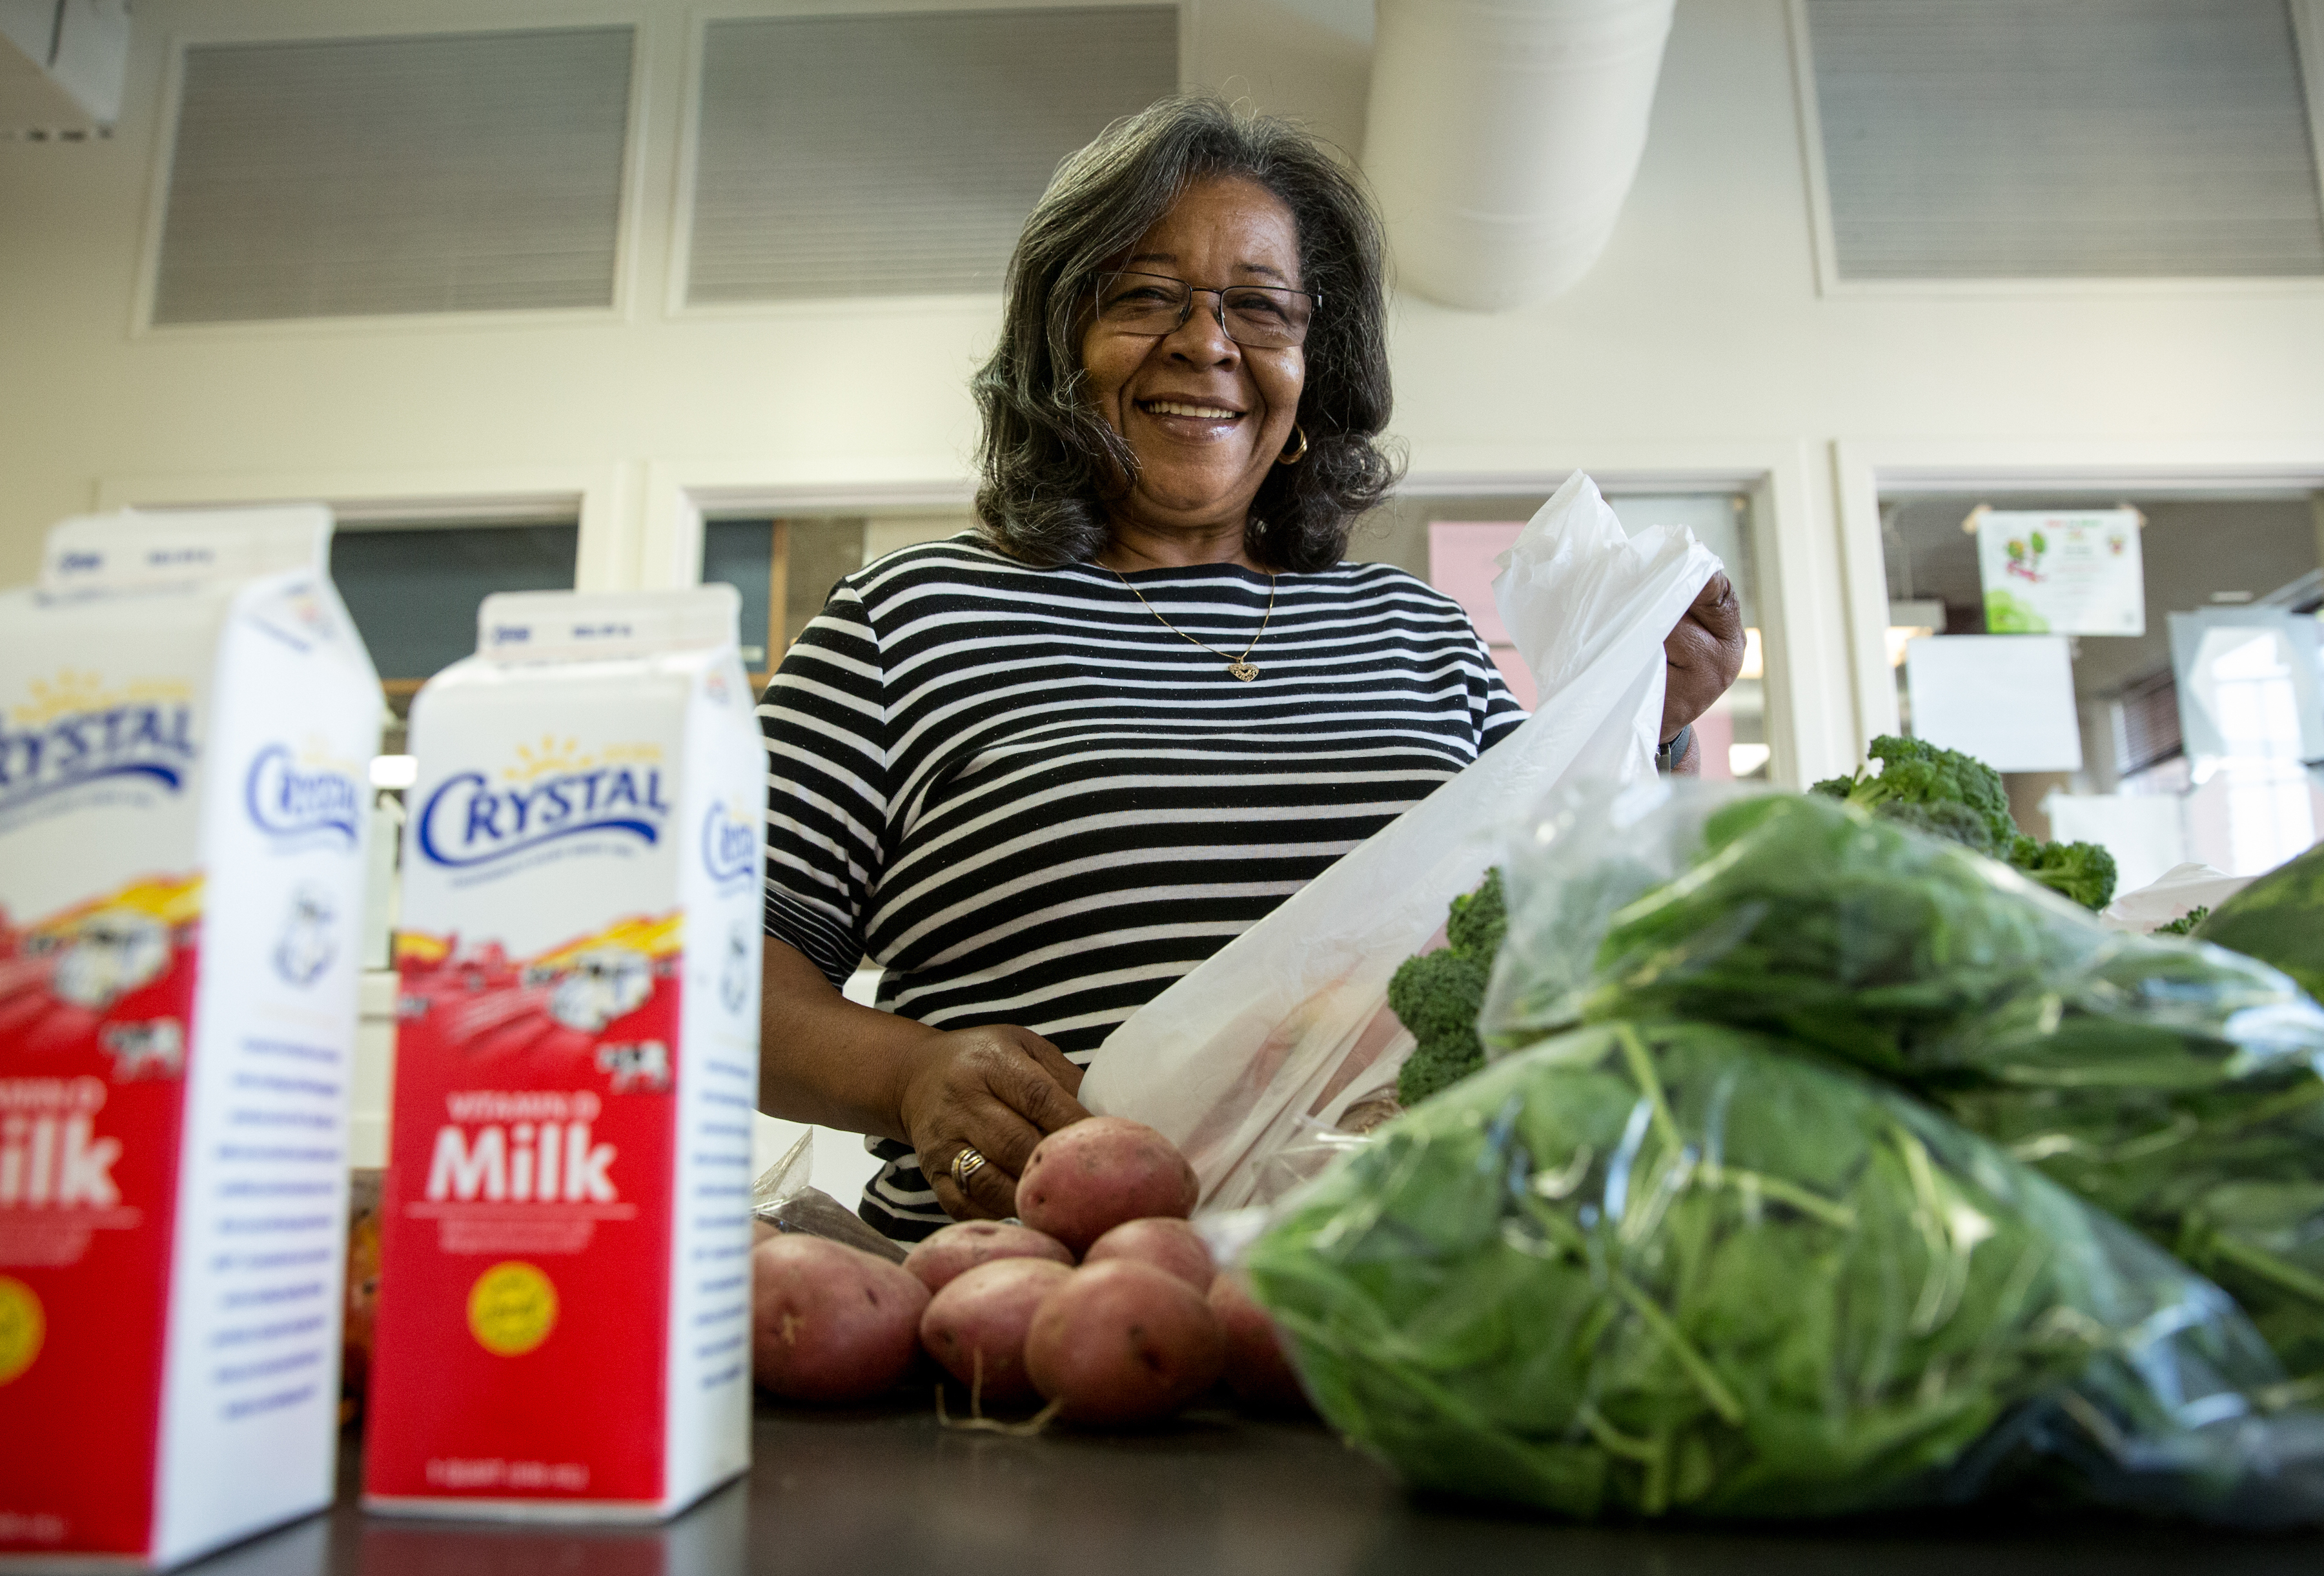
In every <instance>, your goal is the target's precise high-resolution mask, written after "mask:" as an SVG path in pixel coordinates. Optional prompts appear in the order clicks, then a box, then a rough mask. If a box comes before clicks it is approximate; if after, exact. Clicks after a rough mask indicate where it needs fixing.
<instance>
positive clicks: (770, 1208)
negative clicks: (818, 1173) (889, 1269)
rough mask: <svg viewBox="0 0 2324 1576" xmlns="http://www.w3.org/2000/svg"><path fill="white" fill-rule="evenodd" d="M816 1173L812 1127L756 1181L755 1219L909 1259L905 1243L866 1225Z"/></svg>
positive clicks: (753, 1187)
mask: <svg viewBox="0 0 2324 1576" xmlns="http://www.w3.org/2000/svg"><path fill="white" fill-rule="evenodd" d="M814 1177H815V1129H813V1128H809V1129H807V1131H805V1132H803V1133H801V1134H800V1135H799V1136H798V1142H796V1143H794V1144H793V1145H792V1146H791V1147H789V1148H788V1149H786V1150H784V1151H783V1157H782V1158H781V1159H779V1160H778V1161H776V1162H775V1163H774V1164H773V1165H772V1166H768V1167H767V1168H766V1170H765V1171H763V1172H761V1173H760V1175H759V1180H758V1181H756V1182H754V1183H752V1184H751V1218H752V1220H755V1221H765V1222H766V1223H767V1224H768V1225H770V1226H772V1227H773V1228H774V1229H775V1230H778V1231H786V1232H793V1233H797V1234H799V1235H802V1236H807V1237H827V1238H829V1239H830V1240H833V1241H835V1242H844V1243H845V1244H847V1246H849V1247H850V1248H861V1249H863V1251H864V1252H866V1253H871V1254H876V1255H878V1256H879V1257H880V1258H884V1259H887V1260H888V1261H889V1262H890V1263H891V1264H901V1263H902V1262H903V1261H904V1249H903V1247H902V1246H901V1245H900V1244H899V1243H896V1242H893V1241H890V1240H889V1239H888V1238H886V1237H883V1236H881V1234H880V1233H879V1232H877V1231H875V1230H872V1229H871V1227H869V1226H867V1225H865V1224H864V1223H863V1221H862V1217H860V1216H859V1215H857V1214H856V1212H854V1211H853V1210H851V1209H849V1208H848V1207H847V1206H846V1205H845V1204H844V1203H840V1202H839V1201H838V1200H837V1199H835V1198H834V1197H832V1196H831V1195H830V1194H827V1193H825V1192H824V1191H823V1189H821V1188H819V1187H817V1186H816V1185H815V1181H814Z"/></svg>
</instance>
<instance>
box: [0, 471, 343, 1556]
mask: <svg viewBox="0 0 2324 1576" xmlns="http://www.w3.org/2000/svg"><path fill="white" fill-rule="evenodd" d="M330 535H331V517H330V515H329V513H328V512H327V511H325V510H323V509H320V508H300V509H270V510H238V511H214V512H203V513H185V514H169V515H153V514H144V515H141V514H134V513H127V514H121V515H114V516H101V517H92V518H88V519H81V520H71V521H66V522H65V523H64V524H62V525H60V526H58V527H57V528H56V530H55V531H54V532H53V533H51V537H50V539H49V547H48V555H47V558H46V561H45V562H44V563H43V565H42V571H41V579H40V582H39V584H38V585H36V586H33V587H28V588H25V589H22V590H15V591H9V592H5V593H0V1565H5V1564H7V1563H9V1562H11V1561H12V1560H13V1559H15V1558H19V1557H23V1556H27V1555H29V1556H32V1557H34V1558H39V1559H43V1560H44V1561H45V1560H46V1559H53V1558H56V1557H60V1556H62V1557H83V1556H98V1557H106V1556H111V1557H115V1558H121V1559H125V1560H129V1561H133V1562H144V1563H150V1564H153V1565H163V1564H170V1563H173V1562H178V1561H180V1560H184V1559H187V1558H189V1557H190V1556H192V1555H195V1554H198V1553H201V1552H202V1551H204V1550H206V1549H210V1548H215V1547H217V1545H219V1544H225V1543H228V1542H231V1541H233V1540H235V1539H236V1538H240V1537H244V1536H246V1535H250V1534H252V1533H255V1532H257V1531H259V1530H261V1529H263V1528H264V1527H267V1526H269V1525H273V1524H274V1523H277V1522H281V1521H283V1520H286V1519H288V1518H291V1517H292V1516H300V1515H303V1514H305V1513H307V1512H309V1511H312V1510H316V1509H318V1508H320V1507H323V1506H325V1505H327V1504H328V1503H329V1501H330V1499H331V1495H332V1489H333V1486H334V1478H333V1466H332V1459H333V1453H334V1450H335V1447H336V1446H337V1438H338V1402H339V1391H338V1378H337V1374H338V1361H339V1313H340V1280H341V1276H342V1274H343V1269H344V1265H345V1261H346V1189H347V1157H346V1126H347V1089H348V1073H349V1064H350V1062H351V1059H352V1057H353V1055H354V1048H355V1019H356V983H357V975H358V968H359V963H360V959H359V955H358V954H359V935H358V927H359V922H360V920H361V917H362V915H363V911H364V907H363V898H364V892H363V880H364V840H365V837H366V836H367V834H368V830H369V825H370V797H371V790H370V784H369V763H370V760H371V757H372V756H373V755H374V754H375V753H376V752H377V751H378V748H379V725H380V712H381V706H380V689H379V680H378V678H377V677H376V676H375V675H374V673H373V671H372V666H371V659H370V658H369V657H368V656H366V655H365V654H364V646H363V641H362V640H361V639H360V638H359V637H358V636H357V634H356V633H355V626H354V624H353V623H352V622H350V621H349V619H348V617H347V613H346V608H345V607H344V606H342V605H341V604H340V602H339V598H338V595H337V593H336V592H335V591H334V590H333V589H332V587H331V581H330V576H329V573H328V561H329V560H328V558H327V551H328V548H329V544H330Z"/></svg>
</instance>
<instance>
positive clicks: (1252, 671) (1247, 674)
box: [1227, 662, 1259, 684]
mask: <svg viewBox="0 0 2324 1576" xmlns="http://www.w3.org/2000/svg"><path fill="white" fill-rule="evenodd" d="M1227 671H1228V672H1230V673H1231V674H1233V675H1234V676H1235V677H1237V678H1240V679H1241V680H1242V681H1243V682H1244V683H1245V684H1249V683H1250V681H1251V680H1252V679H1254V678H1257V677H1259V669H1258V668H1254V667H1252V666H1251V665H1250V663H1248V662H1230V663H1228V664H1227Z"/></svg>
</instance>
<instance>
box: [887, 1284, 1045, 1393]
mask: <svg viewBox="0 0 2324 1576" xmlns="http://www.w3.org/2000/svg"><path fill="white" fill-rule="evenodd" d="M1073 1273H1074V1272H1073V1271H1072V1270H1071V1269H1069V1268H1068V1267H1065V1265H1062V1264H1059V1263H1057V1262H1056V1261H1055V1260H1054V1259H1048V1258H996V1259H994V1260H992V1262H991V1263H990V1264H980V1265H977V1266H976V1267H973V1268H972V1269H969V1270H966V1271H964V1272H963V1273H962V1274H960V1275H958V1276H954V1278H953V1279H952V1281H951V1282H950V1283H949V1284H947V1285H946V1286H945V1288H944V1290H942V1291H940V1292H938V1293H937V1294H936V1295H935V1296H933V1297H930V1298H929V1299H928V1308H927V1313H922V1314H921V1315H920V1344H921V1345H922V1346H924V1347H926V1348H927V1353H928V1355H929V1356H930V1357H933V1358H935V1359H936V1360H937V1361H938V1362H940V1363H942V1364H944V1366H945V1372H947V1373H949V1374H951V1375H952V1377H953V1378H956V1379H958V1380H959V1381H960V1382H961V1383H962V1384H964V1385H967V1386H969V1387H971V1389H972V1390H973V1392H974V1393H975V1394H977V1395H979V1396H981V1397H982V1399H983V1400H985V1401H987V1402H993V1401H998V1402H1001V1403H1003V1404H1006V1403H1009V1402H1013V1401H1028V1400H1030V1399H1032V1397H1033V1394H1034V1391H1033V1381H1032V1380H1031V1379H1030V1378H1027V1377H1026V1373H1025V1332H1026V1331H1027V1330H1028V1328H1030V1326H1031V1325H1032V1323H1033V1314H1034V1313H1035V1312H1036V1311H1037V1310H1038V1309H1039V1307H1040V1306H1041V1304H1042V1303H1043V1302H1044V1301H1045V1300H1047V1297H1048V1295H1049V1294H1050V1293H1051V1292H1054V1291H1056V1289H1057V1287H1058V1286H1061V1285H1063V1284H1064V1283H1065V1281H1066V1280H1067V1279H1069V1278H1070V1277H1071V1276H1072V1275H1073ZM980 1357H981V1358H982V1378H979V1373H980V1364H979V1359H980ZM980 1386H981V1388H980Z"/></svg>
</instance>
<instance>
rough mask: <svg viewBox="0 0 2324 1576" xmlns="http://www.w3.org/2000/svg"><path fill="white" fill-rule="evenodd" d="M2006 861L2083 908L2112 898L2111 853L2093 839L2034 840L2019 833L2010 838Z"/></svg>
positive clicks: (2096, 906)
mask: <svg viewBox="0 0 2324 1576" xmlns="http://www.w3.org/2000/svg"><path fill="white" fill-rule="evenodd" d="M2009 862H2010V863H2011V864H2013V865H2015V867H2016V868H2017V871H2018V872H2019V873H2020V874H2022V875H2025V876H2029V877H2031V878H2032V879H2033V880H2037V881H2039V882H2041V883H2042V884H2043V886H2045V887H2048V888H2049V889H2051V890H2052V891H2055V892H2062V893H2064V894H2065V895H2066V896H2067V897H2069V898H2071V899H2073V900H2074V901H2075V902H2077V903H2080V905H2081V906H2082V907H2083V908H2105V907H2106V906H2107V904H2108V903H2111V902H2113V901H2114V880H2115V863H2114V855H2113V854H2111V853H2107V851H2106V850H2105V849H2104V848H2102V847H2100V846H2099V845H2098V844H2097V843H2036V842H2034V841H2033V839H2032V838H2031V837H2027V836H2024V835H2023V834H2020V835H2019V836H2017V837H2015V838H2013V839H2011V840H2010V848H2009Z"/></svg>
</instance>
